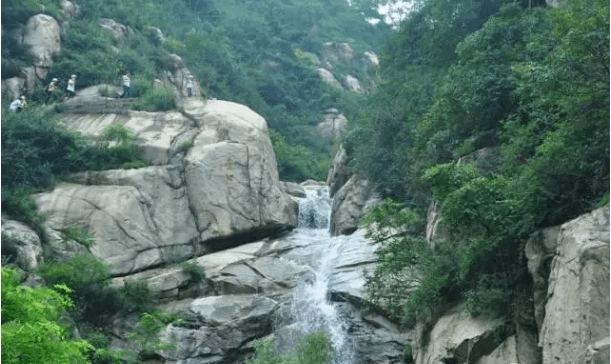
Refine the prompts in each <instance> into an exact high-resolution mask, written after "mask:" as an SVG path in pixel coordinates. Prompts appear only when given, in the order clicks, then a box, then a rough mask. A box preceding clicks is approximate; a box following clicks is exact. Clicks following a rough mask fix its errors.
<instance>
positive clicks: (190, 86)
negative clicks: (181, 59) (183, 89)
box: [187, 76, 193, 97]
mask: <svg viewBox="0 0 611 364" xmlns="http://www.w3.org/2000/svg"><path fill="white" fill-rule="evenodd" d="M187 95H188V96H189V97H193V76H189V78H188V80H187Z"/></svg>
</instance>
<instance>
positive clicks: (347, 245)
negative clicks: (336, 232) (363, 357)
mask: <svg viewBox="0 0 611 364" xmlns="http://www.w3.org/2000/svg"><path fill="white" fill-rule="evenodd" d="M331 202H332V201H331V200H330V198H329V194H328V190H327V189H326V188H325V189H321V190H317V191H308V196H307V197H306V198H304V199H303V200H302V201H301V203H300V206H299V207H300V209H299V224H298V228H297V229H295V231H294V232H293V233H292V234H291V236H290V239H291V240H292V241H293V243H294V244H295V245H296V247H297V249H296V253H297V255H298V256H300V257H302V258H303V259H304V260H305V263H306V264H307V266H308V267H309V273H308V274H305V275H304V276H303V277H302V278H301V280H300V282H299V284H298V285H297V287H296V289H295V294H294V296H293V300H292V302H291V313H292V316H293V319H294V324H293V325H292V326H293V328H295V329H297V330H299V331H301V332H302V333H304V334H307V333H311V332H314V331H318V330H324V331H325V332H326V334H327V336H328V338H329V340H330V341H331V344H332V346H333V349H334V360H333V363H336V364H352V363H355V362H356V355H355V352H356V350H355V349H356V348H355V340H354V338H353V337H351V335H350V333H349V329H350V322H349V321H348V319H347V318H346V316H345V315H342V312H341V309H340V306H341V305H340V304H338V303H336V302H331V300H330V297H331V291H332V288H333V287H334V285H337V284H341V285H342V287H344V288H345V287H349V288H352V286H353V287H354V289H359V287H362V285H363V283H364V281H363V279H362V278H360V277H359V275H358V274H357V275H354V274H348V276H345V275H344V276H343V275H342V274H343V273H342V272H340V270H338V269H339V268H340V267H341V266H342V265H344V266H345V265H349V264H351V262H352V260H353V259H355V257H356V259H357V260H358V259H359V258H361V257H363V255H364V254H366V256H367V257H370V256H373V250H372V248H371V246H369V245H368V244H367V243H366V242H365V239H363V237H362V235H360V234H354V236H338V237H332V236H331V235H330V232H329V220H330V215H331V214H330V212H331Z"/></svg>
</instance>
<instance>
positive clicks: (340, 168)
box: [327, 145, 350, 198]
mask: <svg viewBox="0 0 611 364" xmlns="http://www.w3.org/2000/svg"><path fill="white" fill-rule="evenodd" d="M349 177H350V175H349V174H348V168H347V167H346V150H345V149H344V147H343V145H340V147H339V150H338V151H337V153H335V157H334V158H333V164H332V165H331V169H330V170H329V174H328V175H327V185H328V186H329V196H331V198H333V197H334V196H335V194H336V193H337V191H339V189H340V188H342V186H343V185H344V184H346V182H348V179H349Z"/></svg>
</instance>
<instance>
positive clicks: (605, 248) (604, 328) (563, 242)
mask: <svg viewBox="0 0 611 364" xmlns="http://www.w3.org/2000/svg"><path fill="white" fill-rule="evenodd" d="M609 259H610V257H609V206H606V207H603V208H600V209H598V210H594V211H592V212H591V213H589V214H585V215H582V216H580V217H578V218H576V219H574V220H572V221H569V222H567V223H565V224H563V225H562V227H561V230H560V233H559V235H558V243H557V246H556V252H555V255H554V258H553V260H552V263H551V269H550V275H549V280H548V290H547V304H546V306H545V319H544V320H543V325H542V327H541V330H540V333H539V345H540V346H541V347H542V348H543V363H544V364H547V363H566V364H568V363H585V362H587V360H592V358H593V357H594V356H596V357H598V359H596V360H599V359H601V360H602V361H601V362H609V341H608V340H609V339H608V338H609V305H610V300H609ZM601 340H602V341H603V342H605V343H606V344H603V345H599V344H598V343H599V342H601ZM594 347H599V349H598V350H597V349H594ZM592 350H594V351H596V352H597V353H596V355H594V354H593V353H592Z"/></svg>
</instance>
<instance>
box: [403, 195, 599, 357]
mask: <svg viewBox="0 0 611 364" xmlns="http://www.w3.org/2000/svg"><path fill="white" fill-rule="evenodd" d="M525 255H526V259H527V264H528V270H529V272H530V274H531V277H532V279H533V292H532V296H531V299H530V300H529V301H528V302H522V303H516V305H518V308H517V309H516V311H518V312H519V317H516V318H514V319H513V320H511V321H510V322H499V321H494V320H490V319H481V318H473V317H470V316H469V315H467V314H465V313H464V312H463V311H462V310H461V308H460V303H459V304H457V305H453V306H451V307H449V308H446V309H445V310H444V311H445V313H443V314H439V315H438V317H437V318H436V319H433V320H432V322H431V323H429V324H428V325H420V327H419V329H418V334H417V339H416V340H415V342H414V344H413V349H414V355H413V357H414V361H415V363H417V364H425V363H426V364H429V363H457V364H460V363H478V364H496V363H499V364H500V363H518V364H525V363H528V364H537V363H542V364H552V363H554V364H560V363H566V364H569V363H584V364H585V363H588V364H590V363H609V320H610V317H609V305H610V301H609V206H606V207H604V208H601V209H598V210H595V211H593V212H591V213H589V214H586V215H582V216H580V217H578V218H576V219H574V220H572V221H569V222H567V223H565V224H563V225H562V226H557V227H551V228H547V229H544V230H541V231H537V232H536V233H534V234H533V235H532V236H531V238H530V239H529V240H528V242H527V243H526V245H525Z"/></svg>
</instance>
